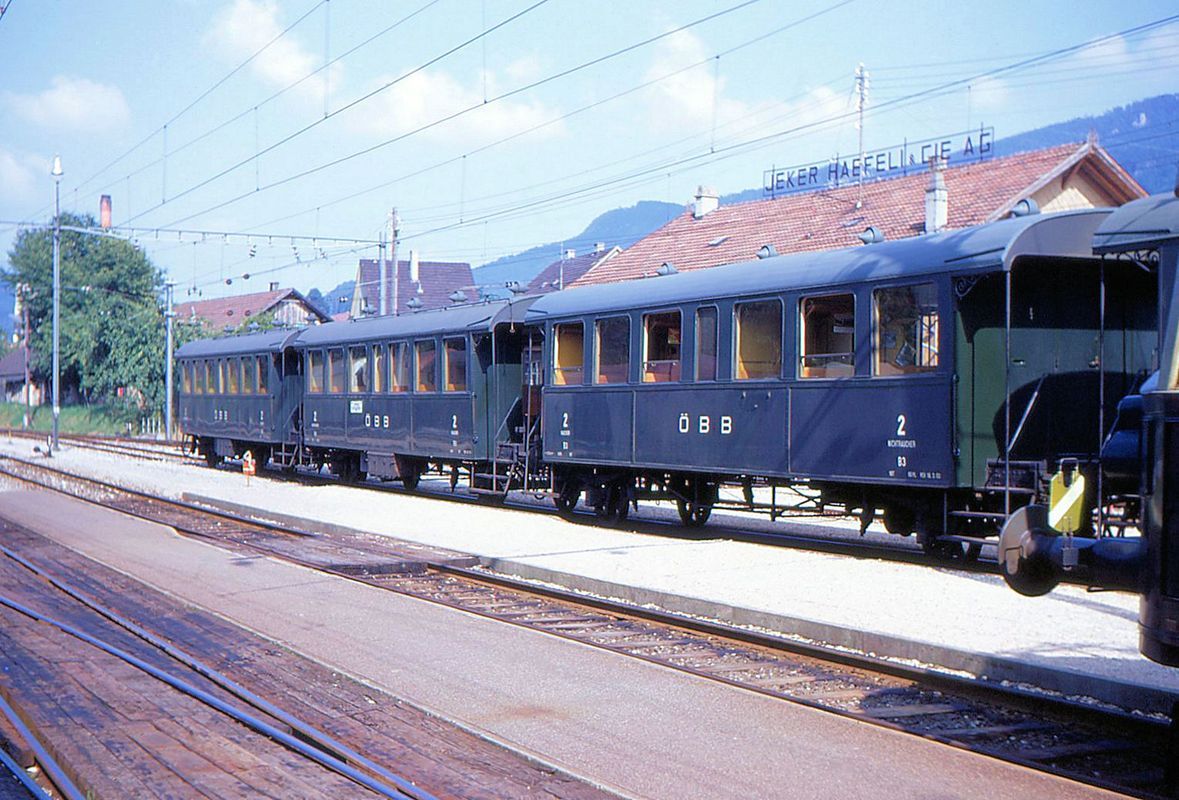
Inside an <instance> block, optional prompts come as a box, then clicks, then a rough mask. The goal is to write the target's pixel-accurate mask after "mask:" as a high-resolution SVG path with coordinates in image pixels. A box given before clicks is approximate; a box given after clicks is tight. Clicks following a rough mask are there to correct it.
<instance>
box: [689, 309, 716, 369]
mask: <svg viewBox="0 0 1179 800" xmlns="http://www.w3.org/2000/svg"><path fill="white" fill-rule="evenodd" d="M701 311H711V312H712V348H713V349H712V377H711V378H702V377H700V342H701V341H702V340H701V337H700V312H701ZM720 323H721V316H720V306H718V305H716V304H715V303H708V304H706V305H700V306H696V309H695V310H694V311H693V312H692V325H693V328H692V380H693V381H696V382H697V383H716V382H717V381H718V380H720V341H721V339H720V330H721V324H720Z"/></svg>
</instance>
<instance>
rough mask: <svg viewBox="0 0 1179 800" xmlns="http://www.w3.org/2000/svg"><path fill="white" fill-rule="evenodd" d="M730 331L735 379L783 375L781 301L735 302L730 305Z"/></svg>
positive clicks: (747, 379)
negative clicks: (733, 341) (731, 329)
mask: <svg viewBox="0 0 1179 800" xmlns="http://www.w3.org/2000/svg"><path fill="white" fill-rule="evenodd" d="M733 331H734V334H733V335H734V337H735V342H736V347H735V348H734V350H735V352H736V356H737V357H736V358H735V359H734V363H733V377H734V378H736V379H737V380H739V381H753V380H762V379H765V378H777V377H778V376H779V375H781V374H782V301H780V300H759V301H757V302H755V303H738V304H737V305H735V306H734V307H733Z"/></svg>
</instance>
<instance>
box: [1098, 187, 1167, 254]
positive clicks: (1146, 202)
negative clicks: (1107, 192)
mask: <svg viewBox="0 0 1179 800" xmlns="http://www.w3.org/2000/svg"><path fill="white" fill-rule="evenodd" d="M1175 239H1179V198H1176V197H1175V196H1174V195H1173V194H1155V195H1151V196H1150V197H1144V198H1142V199H1141V200H1134V201H1132V202H1129V203H1126V204H1125V205H1124V206H1122V207H1121V208H1118V209H1115V210H1114V212H1113V213H1112V214H1110V215H1109V216H1108V217H1106V219H1105V220H1104V221H1103V222H1102V223H1101V227H1099V228H1098V229H1097V232H1096V233H1094V234H1093V250H1094V252H1097V253H1112V252H1125V251H1128V250H1145V249H1148V248H1151V247H1155V246H1157V245H1160V244H1162V243H1163V242H1167V241H1172V240H1175Z"/></svg>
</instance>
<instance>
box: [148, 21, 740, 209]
mask: <svg viewBox="0 0 1179 800" xmlns="http://www.w3.org/2000/svg"><path fill="white" fill-rule="evenodd" d="M548 2H549V0H537V1H536V2H535V3H533V4H532V5H530V6H528V7H527V8H525V9H523V10H522V11H518V12H516V13H515V14H512V15H511V16H510V17H507V18H506V19H504V20H502V21H500V22H498V23H496V24H495V25H493V26H492V27H490V28H488V29H486V30H484V31H482V32H480V33H478V34H476V35H474V36H472V37H470V38H468V39H466V40H465V41H463V42H461V43H460V44H457V45H455V46H454V47H452V48H450V49H449V50H447V51H445V52H443V53H441V54H439V55H437V56H434V57H433V58H431V59H429V60H427V61H425V62H423V63H422V64H419V65H418V66H416V67H414V68H413V69H411V70H409V71H408V72H404V73H402V74H401V75H399V76H398V77H396V78H394V79H393V80H391V81H387V82H386V83H384V84H382V85H381V86H379V87H377V88H376V89H373V90H372V91H371V92H368V93H366V94H364V95H361V96H360V97H358V98H356V99H354V100H352V101H350V102H348V103H345V104H344V105H342V106H340V107H339V108H337V109H335V110H334V111H332V112H331V113H329V114H327V115H325V116H323V117H320V118H318V119H316V120H314V121H313V122H310V123H308V124H307V125H304V126H303V127H301V128H299V129H298V130H296V131H294V132H293V133H290V134H287V135H286V136H284V137H282V138H281V139H279V140H278V141H276V142H274V143H272V144H270V145H268V146H267V147H265V148H263V149H262V150H260V151H259V152H257V153H255V154H254V155H251V156H250V157H248V158H245V159H243V160H241V161H238V162H236V163H234V164H232V165H231V166H228V167H226V168H224V169H222V170H221V171H220V172H218V173H216V174H215V175H212V176H211V177H208V178H206V179H204V180H203V181H200V182H198V183H196V184H194V185H192V186H190V187H188V188H187V189H184V190H183V191H181V192H179V193H178V194H176V195H173V196H172V197H170V198H168V199H167V200H166V201H164V202H161V203H159V204H157V205H155V206H152V207H151V208H148V209H145V210H144V211H141V212H140V213H139V214H136V215H135V216H134V217H132V218H131V219H129V220H128V222H132V221H134V220H136V219H138V218H139V217H142V216H143V215H144V214H148V213H150V212H152V211H156V210H157V209H159V208H161V207H162V206H164V205H167V204H168V203H171V202H174V201H176V200H178V199H179V198H181V197H185V196H187V195H189V194H191V193H193V192H195V191H196V190H198V189H201V188H203V187H205V186H208V185H209V184H210V183H213V182H214V181H216V180H219V179H220V178H223V177H225V176H226V175H228V174H230V173H232V172H234V171H236V170H238V169H240V168H241V167H242V166H244V165H246V164H248V163H250V162H251V161H253V160H254V159H255V158H257V157H259V156H263V155H266V154H267V153H270V152H273V151H274V150H276V149H278V148H279V147H282V146H283V145H285V144H287V143H288V142H291V141H293V140H294V139H297V138H298V137H300V136H302V135H304V134H306V133H308V132H309V131H311V130H314V129H315V128H318V127H319V126H320V125H322V124H323V123H325V122H327V121H328V120H330V119H334V118H335V117H337V116H338V115H340V114H342V113H344V112H345V111H348V110H350V109H352V108H355V107H356V106H358V105H360V104H361V103H364V102H366V101H368V100H371V99H372V98H373V97H376V96H377V95H378V94H381V93H382V92H384V91H387V90H388V89H390V88H392V87H394V86H396V85H397V84H399V83H401V82H402V81H404V80H406V79H407V78H409V77H411V76H413V75H416V74H417V73H419V72H421V71H422V70H424V69H426V68H428V67H430V66H432V65H434V64H436V63H438V62H439V61H441V60H443V59H444V58H447V57H448V56H450V55H453V54H454V53H457V52H458V51H460V50H462V49H463V48H465V47H468V46H469V45H471V44H474V43H475V42H477V41H479V40H480V39H482V38H483V37H484V36H488V35H490V34H492V33H494V32H495V31H497V30H499V29H500V28H503V27H505V26H506V25H510V24H511V23H512V22H515V21H516V20H518V19H520V18H521V17H523V16H525V15H526V14H529V13H531V12H532V11H535V10H536V9H537V8H540V7H541V6H543V5H545V4H546V3H548ZM747 2H758V0H747ZM273 185H274V184H267V185H266V186H262V187H259V188H258V189H256V190H255V191H253V192H249V193H247V194H246V195H243V196H250V195H253V194H255V193H256V192H260V191H264V190H266V189H268V188H271V187H272V186H273ZM239 199H240V198H239ZM194 216H199V215H197V214H193V215H190V216H189V217H185V218H184V220H180V221H187V220H188V219H191V218H192V217H194Z"/></svg>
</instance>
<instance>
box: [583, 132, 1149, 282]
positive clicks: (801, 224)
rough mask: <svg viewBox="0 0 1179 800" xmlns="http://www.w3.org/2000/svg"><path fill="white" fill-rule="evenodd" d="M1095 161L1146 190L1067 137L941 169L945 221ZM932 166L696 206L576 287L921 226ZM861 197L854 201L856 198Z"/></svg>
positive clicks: (843, 243)
mask: <svg viewBox="0 0 1179 800" xmlns="http://www.w3.org/2000/svg"><path fill="white" fill-rule="evenodd" d="M1087 160H1090V161H1092V165H1091V168H1090V170H1089V172H1096V173H1099V174H1098V175H1097V176H1096V178H1097V180H1098V182H1099V183H1101V184H1102V185H1103V188H1104V189H1105V190H1106V191H1109V192H1110V193H1111V194H1112V196H1115V197H1117V196H1119V195H1121V198H1120V199H1119V200H1118V202H1125V201H1126V200H1130V199H1133V198H1135V197H1141V196H1145V191H1143V189H1142V187H1141V186H1139V185H1138V184H1137V182H1135V181H1134V179H1133V178H1131V177H1130V176H1129V175H1128V174H1127V173H1126V172H1125V171H1124V170H1123V169H1122V168H1121V167H1120V166H1118V164H1117V162H1115V161H1114V160H1113V159H1112V158H1110V157H1109V156H1108V154H1106V153H1105V152H1104V151H1103V150H1101V148H1100V147H1097V146H1096V145H1095V144H1094V143H1092V142H1090V143H1087V144H1083V145H1079V144H1065V145H1060V146H1058V147H1049V148H1046V149H1043V150H1036V151H1032V152H1029V153H1020V154H1017V155H1011V156H1004V157H1002V158H995V159H992V160H989V161H984V162H979V163H974V164H967V165H964V166H960V167H950V168H947V169H945V171H944V172H943V175H944V177H945V184H946V190H947V195H948V197H949V204H948V205H949V214H948V221H947V226H946V227H948V228H964V227H967V226H970V225H977V224H979V223H982V222H986V221H988V220H994V219H999V218H1001V217H1002V216H1003V215H1005V214H1007V213H1008V212H1009V211H1010V209H1011V207H1012V206H1013V205H1014V204H1015V203H1016V202H1018V201H1019V200H1021V199H1023V198H1025V197H1028V196H1029V195H1031V194H1032V193H1034V192H1035V191H1036V190H1038V189H1039V188H1041V187H1043V186H1044V185H1046V184H1047V183H1048V182H1049V181H1050V180H1051V179H1052V178H1054V177H1057V176H1060V175H1063V174H1066V173H1067V172H1068V171H1069V170H1072V169H1074V168H1078V167H1079V165H1080V164H1081V163H1082V162H1085V161H1087ZM928 185H929V173H928V172H927V171H924V170H923V171H922V172H920V173H917V174H915V175H909V176H905V177H900V178H891V179H884V180H879V181H875V182H870V183H865V184H864V185H863V187H859V186H844V187H839V188H837V189H830V190H825V191H816V192H807V193H803V194H794V195H789V196H786V197H779V198H776V199H771V200H755V201H752V202H747V203H737V204H734V205H730V206H722V207H720V208H718V209H717V210H715V211H713V212H711V213H709V214H707V215H705V216H704V217H703V218H701V219H695V218H693V216H692V210H691V208H688V209H687V210H685V212H684V213H682V214H680V215H679V216H677V217H675V218H674V219H672V220H671V221H669V222H668V223H667V224H666V225H664V226H663V227H662V228H660V229H659V230H657V231H655V232H653V233H651V234H649V235H648V236H646V237H645V238H643V239H640V240H639V241H638V242H636V243H635V244H633V245H632V246H631V247H630V248H628V249H626V250H624V251H623V252H622V253H621V254H619V255H618V256H616V257H615V258H612V259H610V260H609V261H607V262H605V263H603V264H601V265H598V266H596V267H594V268H593V269H591V270H590V271H589V272H587V273H586V274H585V275H583V276H582V277H581V279H580V280H578V281H577V282H576V285H578V286H585V285H589V284H595V283H611V282H614V281H623V280H630V279H633V278H639V277H643V276H649V275H652V274H654V272H655V270H656V269H658V268H659V266H660V265H661V264H663V263H664V262H670V263H671V264H672V265H673V266H674V267H675V268H676V269H677V270H679V271H681V272H682V271H686V270H694V269H704V268H706V267H714V266H718V265H720V264H729V263H733V262H737V261H748V260H750V259H753V258H754V257H755V256H756V255H757V251H758V250H759V249H760V248H761V247H762V245H766V244H772V245H773V246H774V247H775V248H776V249H777V251H778V252H779V253H782V254H785V253H792V252H801V251H813V250H832V249H836V248H840V247H850V246H852V245H855V244H858V243H859V240H858V239H857V238H856V235H857V234H859V233H861V232H862V231H863V230H864V229H865V228H867V227H868V226H869V225H872V226H875V227H876V228H878V229H879V230H880V231H882V232H883V233H884V235H885V237H886V238H887V239H890V240H892V239H904V238H907V237H910V236H917V235H920V234H922V233H924V232H925V190H926V187H927V186H928ZM858 200H862V202H861V203H860V204H859V205H858V207H857V201H858Z"/></svg>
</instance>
